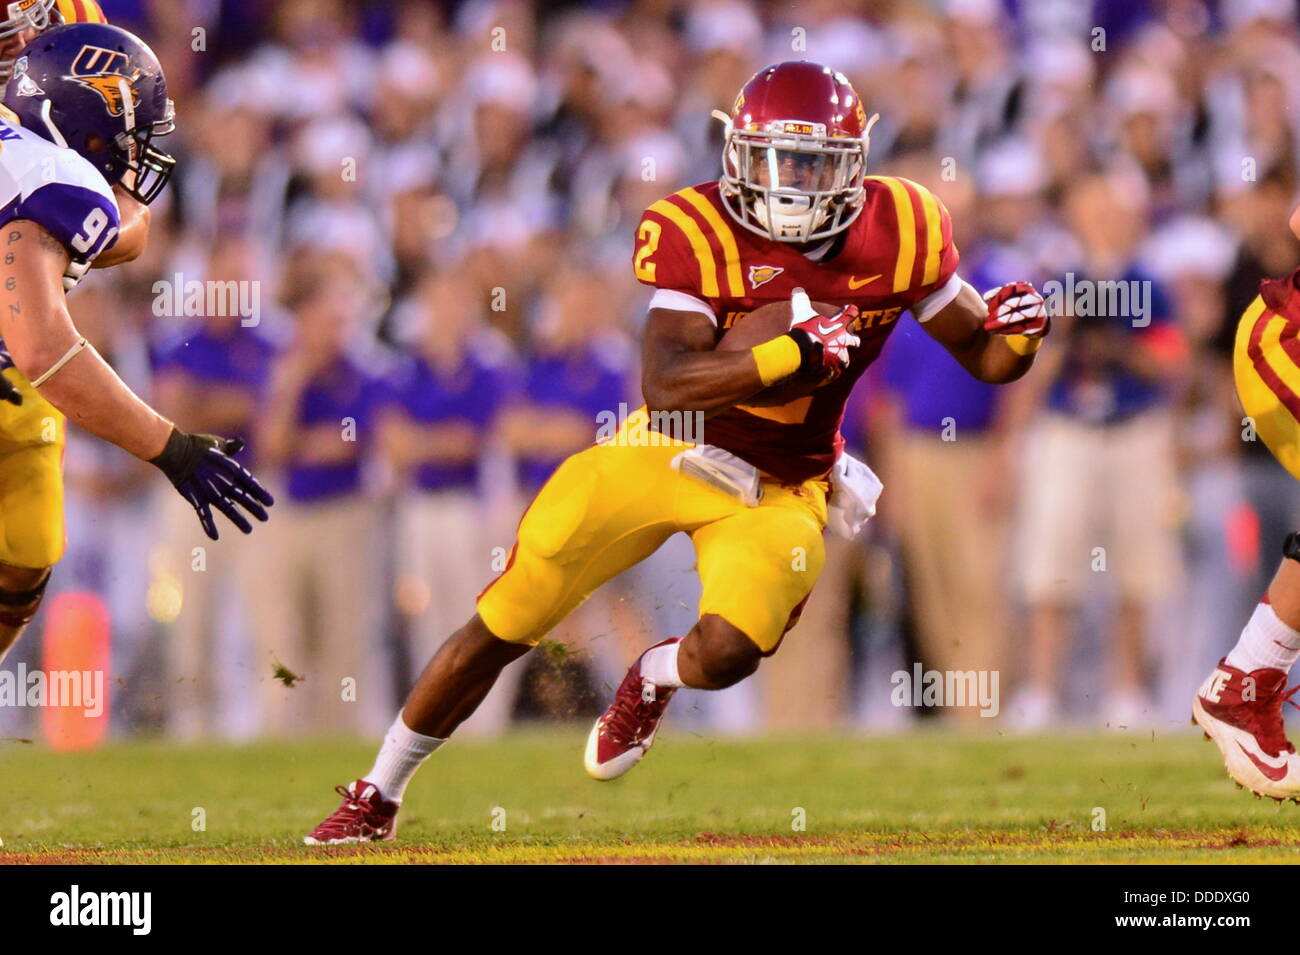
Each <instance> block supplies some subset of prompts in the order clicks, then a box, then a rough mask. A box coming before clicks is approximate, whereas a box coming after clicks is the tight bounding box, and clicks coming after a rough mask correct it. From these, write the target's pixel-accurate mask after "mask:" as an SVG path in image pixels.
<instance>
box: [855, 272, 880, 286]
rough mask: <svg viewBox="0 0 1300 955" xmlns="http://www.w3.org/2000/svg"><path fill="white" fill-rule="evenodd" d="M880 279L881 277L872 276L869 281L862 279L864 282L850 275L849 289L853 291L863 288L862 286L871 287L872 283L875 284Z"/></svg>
mask: <svg viewBox="0 0 1300 955" xmlns="http://www.w3.org/2000/svg"><path fill="white" fill-rule="evenodd" d="M878 278H880V276H879V275H873V276H871V278H869V279H862V280H860V281H859V280H858V279H857V278H855V277H853V276H852V275H850V276H849V288H853V289H858V288H862V286H864V285H870V284H871V283H872V282H874V281H875V280H876V279H878Z"/></svg>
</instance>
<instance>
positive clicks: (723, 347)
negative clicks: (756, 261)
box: [718, 301, 840, 407]
mask: <svg viewBox="0 0 1300 955" xmlns="http://www.w3.org/2000/svg"><path fill="white" fill-rule="evenodd" d="M812 304H813V308H815V309H817V312H818V314H821V315H834V314H835V313H837V312H838V311H839V310H840V307H839V306H838V305H827V304H826V303H825V302H813V303H812ZM789 330H790V303H789V302H788V301H785V302H771V303H769V304H767V305H764V306H762V307H760V308H756V309H754V310H753V311H752V312H750V313H749V314H748V315H745V316H743V317H742V318H740V319H739V320H737V322H736V324H734V325H732V326H731V327H730V328H729V329H727V331H726V333H725V334H724V335H723V336H722V340H721V341H720V342H718V350H719V351H745V350H747V349H750V348H753V347H754V346H755V345H760V344H762V343H763V342H766V341H771V340H772V339H773V338H778V337H779V336H781V335H784V334H785V333H786V332H788V331H789ZM825 383H826V380H825V379H824V378H823V377H821V376H820V375H817V374H813V373H805V374H795V375H792V376H790V377H789V378H786V379H784V380H783V381H779V382H777V383H776V384H775V385H772V386H771V387H769V388H764V389H763V390H762V391H760V392H759V393H758V394H756V395H754V397H752V398H748V399H746V400H745V401H744V402H742V404H747V405H755V406H756V407H771V406H773V405H784V404H788V403H789V402H791V401H794V400H795V399H796V398H802V397H804V396H805V395H808V394H810V393H811V392H813V391H815V390H816V389H817V388H819V387H821V386H822V385H823V384H825Z"/></svg>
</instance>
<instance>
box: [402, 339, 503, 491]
mask: <svg viewBox="0 0 1300 955" xmlns="http://www.w3.org/2000/svg"><path fill="white" fill-rule="evenodd" d="M512 387H513V382H512V369H511V367H510V366H509V365H508V364H506V363H503V362H500V361H488V360H484V359H483V358H481V357H479V356H476V355H474V354H472V353H470V354H467V355H466V356H465V360H464V362H463V363H462V364H461V366H460V368H458V369H457V370H455V371H453V372H450V373H448V372H445V371H443V370H441V369H439V368H437V367H435V366H434V365H433V364H432V363H430V362H429V361H428V360H427V359H425V358H424V357H423V356H419V355H414V356H411V357H410V358H409V360H407V361H405V362H403V364H402V365H401V367H400V368H399V369H398V370H397V372H396V374H395V375H394V376H393V378H392V380H391V382H390V388H391V389H392V392H393V397H394V403H395V404H396V405H397V406H398V407H400V408H401V409H402V410H403V411H404V412H405V413H406V414H407V415H408V416H410V418H411V419H412V420H413V421H415V422H417V423H419V424H423V425H433V424H440V423H447V422H452V421H459V422H465V423H467V424H470V425H473V426H474V427H475V429H476V430H478V432H479V433H480V434H486V433H488V432H489V431H490V430H491V428H492V426H493V424H494V423H495V421H496V417H497V413H498V412H499V411H500V410H501V406H502V404H503V403H504V401H505V399H506V397H507V396H508V395H509V393H510V390H511V388H512ZM478 477H479V462H478V461H477V460H475V461H467V462H464V463H460V464H436V463H431V462H426V463H425V464H422V465H420V466H419V467H418V468H417V469H416V471H415V483H416V485H417V486H418V487H420V488H422V489H423V490H426V491H442V490H451V489H454V488H469V489H473V488H474V487H476V486H477V484H478Z"/></svg>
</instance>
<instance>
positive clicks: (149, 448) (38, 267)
mask: <svg viewBox="0 0 1300 955" xmlns="http://www.w3.org/2000/svg"><path fill="white" fill-rule="evenodd" d="M3 236H4V238H3V239H0V338H3V339H4V342H5V345H6V346H7V347H8V350H9V354H10V355H11V356H12V357H13V361H14V364H15V365H16V366H17V367H18V369H19V370H20V371H21V372H22V373H23V374H24V375H26V376H27V378H28V379H29V380H30V381H32V382H33V383H35V382H37V381H38V380H39V379H40V378H41V376H42V375H45V374H46V373H47V372H49V371H50V369H52V368H54V366H55V365H57V364H58V363H59V362H60V361H61V360H63V359H64V358H65V357H67V356H69V355H71V357H70V358H67V362H66V364H65V365H63V366H62V367H61V368H60V369H59V370H58V371H57V372H55V373H54V374H53V375H50V376H49V378H48V379H47V380H46V381H44V382H43V383H42V384H41V385H40V393H41V396H42V397H44V398H45V399H46V400H47V401H49V402H50V404H52V405H54V407H56V408H58V409H59V410H60V411H61V412H63V413H64V414H65V415H67V417H68V418H69V419H70V420H72V421H75V422H76V423H77V424H78V425H80V426H81V427H82V428H84V429H86V430H87V431H89V432H90V433H91V434H93V435H95V436H97V437H100V438H103V439H104V440H105V441H110V442H112V443H113V444H116V445H117V446H118V447H120V448H122V449H124V450H126V451H128V452H130V453H131V454H134V455H135V456H136V457H138V458H142V459H143V460H146V461H148V460H151V459H153V458H155V457H157V456H158V455H159V454H161V453H162V451H163V448H164V447H165V446H166V445H167V441H168V436H169V435H170V434H171V431H172V424H171V422H170V421H168V420H167V419H166V418H164V417H163V416H162V415H160V414H158V412H156V411H154V410H153V409H152V408H150V407H149V406H148V405H147V404H145V403H144V402H143V401H142V400H141V399H140V398H139V397H137V396H136V394H135V393H134V392H133V391H131V389H130V388H128V387H127V386H126V384H125V383H124V382H123V381H122V379H120V378H118V376H117V374H116V373H115V372H114V371H113V369H112V368H110V367H109V365H108V363H107V362H105V361H104V359H102V358H101V357H100V356H99V354H98V352H96V351H95V349H94V347H92V346H90V345H87V346H86V347H84V348H82V349H80V350H79V351H77V350H76V348H77V345H78V343H79V342H80V341H81V335H80V333H79V332H78V331H77V329H76V326H74V325H73V324H72V318H71V316H69V315H68V308H67V304H66V302H65V298H64V293H63V271H64V269H66V268H67V266H68V251H67V249H66V248H64V246H63V245H62V243H60V242H59V241H58V240H56V239H55V238H54V237H53V236H52V235H50V233H49V232H47V231H46V230H45V229H44V228H42V227H41V226H39V225H37V224H36V223H35V222H32V221H30V220H26V219H18V220H14V221H13V222H10V223H8V224H7V225H5V226H4V227H3Z"/></svg>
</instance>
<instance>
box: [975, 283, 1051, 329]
mask: <svg viewBox="0 0 1300 955" xmlns="http://www.w3.org/2000/svg"><path fill="white" fill-rule="evenodd" d="M984 301H986V302H988V303H989V314H988V318H986V319H984V331H986V332H989V333H991V334H993V335H1024V336H1026V337H1027V338H1042V337H1043V336H1044V335H1046V334H1047V333H1048V331H1049V330H1050V329H1051V327H1052V314H1051V311H1050V309H1048V307H1047V302H1046V300H1045V299H1044V298H1043V296H1041V295H1039V294H1038V290H1037V289H1036V288H1034V287H1033V286H1032V285H1031V284H1029V283H1028V282H1012V283H1011V284H1010V285H1004V286H1002V288H995V289H992V290H991V291H988V292H985V293H984Z"/></svg>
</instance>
